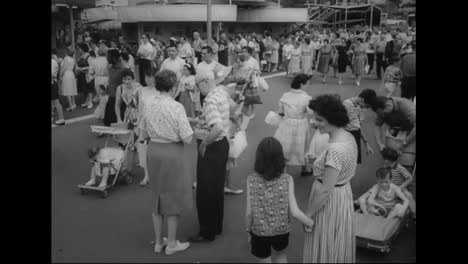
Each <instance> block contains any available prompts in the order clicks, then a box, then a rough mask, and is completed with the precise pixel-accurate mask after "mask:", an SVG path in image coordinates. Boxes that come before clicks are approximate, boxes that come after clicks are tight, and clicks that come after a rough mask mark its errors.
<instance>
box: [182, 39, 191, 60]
mask: <svg viewBox="0 0 468 264" xmlns="http://www.w3.org/2000/svg"><path fill="white" fill-rule="evenodd" d="M192 56H193V54H192V46H191V45H190V43H188V42H185V43H184V44H179V57H181V58H188V57H192Z"/></svg>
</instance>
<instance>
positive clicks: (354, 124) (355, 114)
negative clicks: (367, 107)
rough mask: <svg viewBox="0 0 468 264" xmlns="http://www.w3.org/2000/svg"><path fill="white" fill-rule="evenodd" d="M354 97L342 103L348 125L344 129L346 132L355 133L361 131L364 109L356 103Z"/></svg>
mask: <svg viewBox="0 0 468 264" xmlns="http://www.w3.org/2000/svg"><path fill="white" fill-rule="evenodd" d="M355 100H356V97H352V98H349V99H347V100H345V101H344V102H343V105H344V106H345V107H346V110H347V111H348V117H349V124H348V125H347V126H346V127H345V129H346V130H347V131H356V130H358V129H361V123H362V120H364V109H362V108H361V107H360V106H359V105H358V104H357V103H356V102H355Z"/></svg>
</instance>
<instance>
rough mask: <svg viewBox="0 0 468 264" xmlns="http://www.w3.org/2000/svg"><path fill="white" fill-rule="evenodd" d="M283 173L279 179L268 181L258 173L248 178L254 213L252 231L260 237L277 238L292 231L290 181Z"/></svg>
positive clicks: (290, 178) (289, 177)
mask: <svg viewBox="0 0 468 264" xmlns="http://www.w3.org/2000/svg"><path fill="white" fill-rule="evenodd" d="M291 180H292V177H291V176H290V175H288V174H286V173H283V174H282V175H281V176H280V177H279V178H276V179H274V180H271V181H266V180H264V179H263V178H261V176H260V175H258V174H257V173H253V174H251V175H249V177H247V184H248V185H249V191H250V193H249V195H250V206H251V212H252V223H251V227H250V228H251V230H252V232H253V233H254V234H255V235H258V236H275V235H281V234H286V233H288V232H290V231H291V217H290V215H289V181H291Z"/></svg>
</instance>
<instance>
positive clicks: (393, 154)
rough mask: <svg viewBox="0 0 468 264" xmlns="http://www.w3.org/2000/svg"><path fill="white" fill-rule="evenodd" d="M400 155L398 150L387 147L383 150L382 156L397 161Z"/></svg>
mask: <svg viewBox="0 0 468 264" xmlns="http://www.w3.org/2000/svg"><path fill="white" fill-rule="evenodd" d="M399 156H400V155H399V154H398V152H397V151H396V150H394V149H392V148H387V147H385V148H384V149H383V150H382V157H383V159H384V160H389V161H392V162H393V161H397V160H398V157H399Z"/></svg>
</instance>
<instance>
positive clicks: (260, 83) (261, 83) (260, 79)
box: [257, 76, 270, 92]
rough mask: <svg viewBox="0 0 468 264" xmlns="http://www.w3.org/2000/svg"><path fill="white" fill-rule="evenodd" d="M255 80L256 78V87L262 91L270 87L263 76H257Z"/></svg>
mask: <svg viewBox="0 0 468 264" xmlns="http://www.w3.org/2000/svg"><path fill="white" fill-rule="evenodd" d="M257 80H258V87H259V88H260V89H262V90H263V91H264V92H266V91H268V90H269V89H270V86H269V85H268V83H267V82H266V80H265V79H264V78H263V77H260V76H258V77H257Z"/></svg>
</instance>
